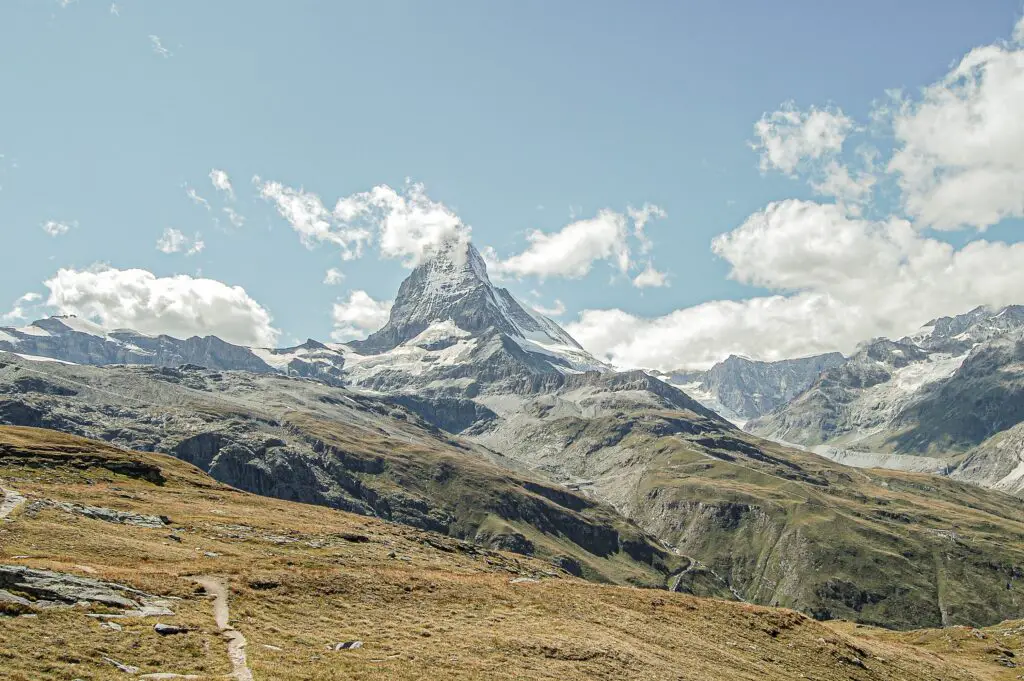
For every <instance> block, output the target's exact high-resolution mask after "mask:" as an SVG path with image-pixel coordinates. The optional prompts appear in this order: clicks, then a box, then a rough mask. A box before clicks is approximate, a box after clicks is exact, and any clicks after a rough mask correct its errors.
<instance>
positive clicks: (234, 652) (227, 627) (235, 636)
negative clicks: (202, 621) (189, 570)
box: [195, 576, 253, 681]
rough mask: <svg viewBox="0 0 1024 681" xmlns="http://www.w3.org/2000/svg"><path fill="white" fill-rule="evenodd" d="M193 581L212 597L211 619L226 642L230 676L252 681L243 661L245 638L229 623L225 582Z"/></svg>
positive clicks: (200, 578)
mask: <svg viewBox="0 0 1024 681" xmlns="http://www.w3.org/2000/svg"><path fill="white" fill-rule="evenodd" d="M195 581H196V582H198V583H199V584H200V585H201V586H202V587H203V588H204V589H206V592H207V593H208V594H210V595H212V596H213V617H214V619H215V620H216V621H217V628H218V629H220V632H221V633H222V634H223V635H224V638H226V639H227V640H228V657H229V658H231V666H232V667H234V671H233V672H232V674H231V675H232V676H233V677H234V678H236V679H238V681H253V678H252V671H251V670H250V669H249V663H248V662H247V661H246V659H245V636H242V633H241V632H240V631H238V630H237V629H235V628H234V627H232V626H231V624H230V623H229V620H230V617H229V611H228V585H227V580H225V579H224V578H223V577H211V576H202V577H196V578H195Z"/></svg>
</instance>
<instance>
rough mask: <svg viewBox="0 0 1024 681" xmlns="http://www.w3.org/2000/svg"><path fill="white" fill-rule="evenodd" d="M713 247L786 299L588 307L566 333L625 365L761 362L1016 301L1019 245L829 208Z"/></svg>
mask: <svg viewBox="0 0 1024 681" xmlns="http://www.w3.org/2000/svg"><path fill="white" fill-rule="evenodd" d="M713 250H714V251H715V252H716V253H717V254H718V255H720V256H722V257H723V258H725V259H726V260H727V261H728V262H729V263H730V265H731V266H732V272H731V274H730V276H731V277H732V278H734V279H736V280H738V281H741V282H744V283H748V284H753V285H757V286H763V287H766V288H770V289H776V290H780V291H783V292H784V294H782V295H770V296H763V297H758V298H752V299H749V300H743V301H711V302H708V303H704V304H702V305H697V306H695V307H690V308H685V309H681V310H676V311H675V312H672V313H670V314H668V315H665V316H663V317H657V318H653V319H644V318H640V317H637V316H634V315H631V314H629V313H627V312H624V311H622V310H616V309H611V310H586V311H584V312H583V313H581V315H580V317H579V318H578V319H577V321H575V322H574V323H572V324H570V325H569V326H568V327H567V330H568V331H569V333H570V334H572V335H573V336H574V337H575V338H576V339H577V340H579V341H580V342H581V343H582V344H583V345H584V347H586V348H587V349H588V350H591V351H592V352H595V353H596V354H598V355H600V356H602V357H604V358H606V359H607V360H608V361H611V362H612V363H614V364H616V365H619V366H624V367H646V368H655V369H663V370H668V369H674V368H679V367H681V366H693V367H706V366H708V365H710V364H712V363H714V362H715V361H718V360H721V359H723V358H724V357H725V356H727V355H728V354H730V353H736V354H745V355H749V356H753V357H757V358H761V359H766V360H776V359H783V358H786V357H796V356H801V355H808V354H813V353H817V352H826V351H832V350H840V351H843V352H849V351H851V350H852V349H853V348H854V347H855V346H856V344H857V343H859V342H861V341H863V340H864V339H867V338H872V337H875V336H883V335H884V336H888V337H901V336H903V335H906V334H908V333H911V332H912V331H913V330H915V329H916V328H917V327H918V326H920V325H921V324H923V323H924V322H926V321H928V320H929V319H931V318H934V317H939V316H943V315H951V314H959V313H961V312H964V311H966V310H969V309H971V308H973V307H975V306H978V305H993V306H1002V305H1007V304H1010V303H1014V302H1020V291H1022V290H1024V243H1017V244H1005V243H1001V242H988V241H984V240H978V241H973V242H970V243H968V244H967V245H965V246H963V247H962V248H960V249H956V248H954V247H953V246H951V245H950V244H948V243H945V242H943V241H939V240H937V239H931V238H926V237H924V236H922V234H921V233H920V232H919V231H917V230H915V229H914V228H913V226H912V225H911V223H909V222H908V221H906V220H901V219H897V218H889V219H886V220H881V221H871V220H865V219H861V218H857V217H853V216H851V215H850V214H848V213H845V212H844V211H843V210H842V208H841V207H839V206H835V205H829V204H818V203H813V202H805V201H797V200H786V201H781V202H777V203H773V204H770V205H769V206H768V207H766V208H765V209H764V210H762V211H759V212H757V213H755V214H754V215H752V216H750V218H748V219H747V220H746V222H744V224H743V225H741V226H740V227H738V228H737V229H735V230H733V231H732V232H729V233H727V234H723V235H721V236H720V237H718V238H717V239H716V240H715V241H714V243H713Z"/></svg>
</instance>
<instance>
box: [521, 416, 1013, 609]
mask: <svg viewBox="0 0 1024 681" xmlns="http://www.w3.org/2000/svg"><path fill="white" fill-rule="evenodd" d="M684 416H687V415H685V414H683V415H680V414H679V413H676V412H664V413H661V414H658V413H656V412H649V413H647V414H646V415H645V416H643V417H642V418H641V417H634V418H633V419H632V421H631V422H630V424H629V425H630V427H628V428H626V427H625V425H624V423H623V421H622V420H621V419H619V418H617V417H608V418H605V419H589V420H585V421H580V420H578V419H564V420H563V421H561V422H560V421H548V422H546V423H545V424H544V428H543V430H542V431H540V432H542V433H545V434H547V433H571V434H572V440H573V441H572V444H571V445H570V446H569V447H568V449H567V450H566V452H567V453H566V454H560V456H561V457H563V458H565V459H567V460H571V461H580V462H582V463H581V464H580V465H581V466H586V467H588V468H585V469H580V470H577V471H573V472H574V473H575V474H577V475H580V476H584V477H589V478H592V479H593V480H594V481H595V482H594V489H595V491H596V493H597V494H598V495H599V496H604V497H605V498H609V497H611V496H612V495H613V494H616V495H618V496H617V497H616V498H615V499H614V501H615V503H616V505H617V506H618V507H619V508H621V509H622V510H623V511H624V512H625V513H626V514H627V515H628V516H629V517H631V518H632V519H633V520H635V521H637V522H638V523H639V524H640V525H641V527H643V528H644V529H646V530H647V531H649V532H651V533H653V534H655V535H656V536H658V537H660V538H662V539H663V540H665V541H667V542H670V543H671V544H673V545H675V546H677V547H678V548H679V549H680V550H681V551H682V552H683V553H685V554H686V555H688V556H691V557H692V558H694V559H696V560H699V561H701V562H702V563H703V564H705V565H707V566H709V567H710V568H711V569H713V570H714V571H715V572H716V573H717V574H719V575H720V576H721V577H722V578H723V579H724V580H727V581H728V582H729V583H730V584H732V585H733V586H734V587H735V588H737V590H738V591H739V592H740V593H741V595H742V596H743V597H744V598H745V599H747V600H751V601H754V602H758V603H763V604H779V605H783V606H786V607H793V608H797V609H800V610H803V611H805V612H809V613H815V614H816V615H818V616H821V617H824V618H827V617H837V618H847V619H853V620H857V621H861V622H864V623H868V624H878V625H885V626H888V627H897V628H913V627H919V626H939V625H941V624H943V617H945V622H946V623H951V624H972V625H976V626H977V625H985V624H992V623H994V622H998V621H1000V620H1001V619H1004V618H1011V617H1020V616H1021V615H1022V613H1024V501H1022V500H1020V499H1017V498H1014V497H1011V496H1009V495H1006V494H1003V493H999V492H994V491H991V490H985V489H982V488H979V487H975V486H972V485H969V484H965V483H960V482H956V481H952V480H948V479H944V478H936V477H931V476H926V475H920V474H912V473H900V472H894V471H876V470H871V471H862V470H858V469H852V468H847V467H845V466H841V465H839V464H836V463H834V462H831V461H829V460H827V459H823V458H821V457H818V456H815V455H813V454H809V453H806V452H802V451H799V450H795V449H791V448H787V447H783V446H781V445H777V444H774V443H771V442H767V441H763V440H759V439H757V438H755V437H753V436H750V435H747V434H745V433H742V432H740V431H735V430H733V431H721V430H716V429H714V428H711V427H710V426H711V425H713V424H704V425H705V426H708V429H707V430H704V431H702V432H696V433H692V434H686V433H679V432H678V429H674V428H671V427H668V426H669V425H670V424H672V423H674V422H681V420H682V418H683V417H684ZM689 418H690V422H692V423H697V424H698V425H699V422H698V421H694V420H693V418H692V416H689ZM674 430H675V431H676V432H673V431H674ZM623 432H625V433H626V435H625V436H622V433H623ZM665 433H668V434H665ZM609 443H611V444H612V446H608V445H609ZM531 444H532V443H531ZM542 445H543V442H538V443H537V445H536V447H537V448H540V447H541V446H542ZM598 447H603V449H600V450H598ZM592 450H593V451H595V452H598V453H595V454H590V453H589V452H591V451H592ZM626 470H632V471H635V472H637V475H636V477H635V478H633V480H635V483H633V484H634V486H633V487H632V488H631V489H630V490H629V491H628V493H625V492H624V491H623V487H622V485H621V480H622V478H621V474H622V471H626ZM602 476H605V477H604V478H602ZM606 481H607V482H606ZM1008 583H1009V584H1010V585H1011V588H1008V587H1007V584H1008ZM683 586H684V587H686V586H687V585H686V583H685V582H684V584H683ZM693 591H694V592H695V593H702V591H701V589H700V588H697V587H695V588H694V589H693ZM943 612H945V615H943V614H942V613H943Z"/></svg>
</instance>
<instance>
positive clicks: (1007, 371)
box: [746, 306, 1024, 493]
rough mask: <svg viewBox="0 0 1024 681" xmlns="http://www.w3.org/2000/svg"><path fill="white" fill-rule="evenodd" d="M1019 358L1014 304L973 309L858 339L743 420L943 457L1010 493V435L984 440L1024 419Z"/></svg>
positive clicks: (833, 442)
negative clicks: (804, 382) (762, 412)
mask: <svg viewBox="0 0 1024 681" xmlns="http://www.w3.org/2000/svg"><path fill="white" fill-rule="evenodd" d="M1022 361H1024V307H1020V306H1010V307H1007V308H1003V309H1001V310H989V309H986V308H978V309H975V310H972V311H971V312H968V313H966V314H963V315H958V316H956V317H943V318H941V319H936V320H933V321H932V322H929V323H928V324H927V325H926V326H925V327H923V328H922V329H921V330H920V331H918V332H917V333H915V334H912V335H910V336H907V337H905V338H902V339H900V340H898V341H891V340H888V339H876V340H874V341H871V342H870V343H867V344H865V345H864V346H862V347H861V348H860V349H859V350H858V352H856V353H855V354H854V355H852V356H851V357H850V358H849V359H848V360H847V361H846V362H844V363H843V364H841V365H839V366H836V367H833V368H831V369H829V370H827V371H825V372H824V373H823V374H822V375H821V376H820V377H819V378H818V380H817V381H815V382H814V384H813V385H811V386H810V388H808V389H807V390H806V391H805V392H804V393H802V394H801V395H799V396H797V397H796V398H795V399H793V400H792V401H791V402H790V403H789V404H787V405H784V406H783V407H780V408H779V409H777V410H776V411H775V412H773V413H770V414H768V415H766V416H764V417H762V418H760V419H758V420H756V421H753V422H751V423H749V424H747V426H746V427H747V428H748V429H749V430H750V431H751V432H753V433H756V434H758V435H762V436H766V437H770V438H773V439H777V440H781V441H786V442H793V443H796V444H800V445H807V446H816V445H828V446H830V447H832V448H833V449H834V450H836V451H839V452H842V451H843V450H849V451H852V452H865V453H872V454H877V455H879V456H883V455H885V454H889V453H895V454H910V455H928V456H932V457H945V458H946V459H947V462H946V466H945V467H944V468H945V469H947V470H946V472H948V473H949V474H950V475H953V477H957V478H959V479H962V480H971V481H974V482H977V483H979V484H986V485H993V486H994V485H997V484H998V485H1000V487H999V488H1000V489H1005V490H1009V491H1013V492H1017V493H1019V492H1021V491H1024V481H1020V482H1013V481H1014V480H1017V478H1011V479H1010V480H1005V476H1007V475H1010V474H1011V473H1012V471H1013V470H1014V469H1015V467H1016V465H1017V458H1016V452H1015V451H1014V450H1013V446H1012V444H1011V443H1012V442H1013V441H1014V438H1013V436H1007V437H1006V438H1002V437H1000V438H999V439H998V440H997V441H994V442H992V443H988V442H987V441H988V440H989V439H990V438H994V437H997V436H999V435H1000V434H1001V433H1003V432H1004V431H1008V430H1009V429H1012V428H1013V427H1014V426H1016V425H1017V424H1019V423H1021V421H1024V406H1022V405H1024V370H1022V369H1021V366H1024V364H1022ZM976 447H977V448H979V449H978V450H977V451H975V450H974V448H976ZM816 451H818V448H816ZM828 451H829V449H828V448H827V447H826V448H821V452H822V453H824V454H825V455H828ZM965 455H966V457H967V459H968V460H969V463H968V462H967V461H966V460H965V461H964V462H963V463H960V459H962V458H963V457H964V456H965ZM892 461H899V459H892Z"/></svg>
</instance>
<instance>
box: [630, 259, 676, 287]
mask: <svg viewBox="0 0 1024 681" xmlns="http://www.w3.org/2000/svg"><path fill="white" fill-rule="evenodd" d="M633 286H635V287H636V288H659V287H662V286H668V275H667V274H665V273H664V272H659V271H658V270H656V269H654V263H650V262H649V263H647V267H646V268H645V269H644V271H643V272H641V273H640V274H638V275H636V276H635V277H633Z"/></svg>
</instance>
